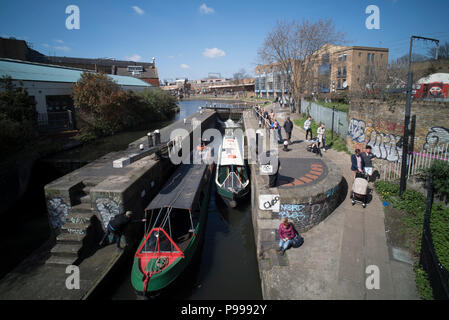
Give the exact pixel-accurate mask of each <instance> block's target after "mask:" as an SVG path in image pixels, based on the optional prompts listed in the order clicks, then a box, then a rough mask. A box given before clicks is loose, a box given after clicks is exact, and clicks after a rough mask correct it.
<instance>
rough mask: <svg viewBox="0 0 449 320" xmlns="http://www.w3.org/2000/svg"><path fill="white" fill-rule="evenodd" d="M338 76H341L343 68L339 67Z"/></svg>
mask: <svg viewBox="0 0 449 320" xmlns="http://www.w3.org/2000/svg"><path fill="white" fill-rule="evenodd" d="M337 76H338V77H340V76H341V68H340V67H338V72H337Z"/></svg>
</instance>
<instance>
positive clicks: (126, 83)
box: [0, 58, 153, 130]
mask: <svg viewBox="0 0 449 320" xmlns="http://www.w3.org/2000/svg"><path fill="white" fill-rule="evenodd" d="M83 72H92V71H91V70H83V69H74V68H67V67H61V66H54V65H46V64H40V63H33V62H25V61H20V60H12V59H1V58H0V77H5V76H9V77H11V78H12V80H13V83H14V85H17V86H22V87H23V88H25V89H26V90H27V92H28V95H30V96H32V97H33V98H34V100H35V102H36V111H37V113H38V121H39V126H40V127H41V128H44V129H45V128H48V129H55V130H57V129H63V127H65V126H68V127H70V123H73V121H72V122H71V119H70V117H72V119H73V113H74V111H75V109H74V105H73V101H72V98H71V94H72V89H73V85H74V84H75V83H76V82H77V81H78V80H79V79H80V78H81V74H82V73H83ZM107 76H108V77H109V78H111V79H112V80H114V81H115V82H117V84H118V85H119V86H120V87H121V88H122V89H123V90H132V91H143V90H145V89H147V88H152V87H153V86H152V85H151V84H149V83H147V82H144V81H142V80H140V79H136V78H134V77H128V76H117V75H107Z"/></svg>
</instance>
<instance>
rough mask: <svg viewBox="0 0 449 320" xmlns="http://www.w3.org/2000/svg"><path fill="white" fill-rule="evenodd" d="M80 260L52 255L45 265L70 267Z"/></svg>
mask: <svg viewBox="0 0 449 320" xmlns="http://www.w3.org/2000/svg"><path fill="white" fill-rule="evenodd" d="M77 259H78V257H76V258H74V257H60V256H55V255H52V256H51V257H50V258H49V259H48V260H47V261H45V264H48V265H52V266H61V267H65V266H69V265H73V264H74V263H75V261H76V260H77Z"/></svg>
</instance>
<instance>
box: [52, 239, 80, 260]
mask: <svg viewBox="0 0 449 320" xmlns="http://www.w3.org/2000/svg"><path fill="white" fill-rule="evenodd" d="M81 248H82V244H80V243H77V244H70V243H57V244H56V245H55V246H54V247H53V248H52V249H51V254H52V255H53V256H58V257H70V258H78V252H79V251H80V250H81Z"/></svg>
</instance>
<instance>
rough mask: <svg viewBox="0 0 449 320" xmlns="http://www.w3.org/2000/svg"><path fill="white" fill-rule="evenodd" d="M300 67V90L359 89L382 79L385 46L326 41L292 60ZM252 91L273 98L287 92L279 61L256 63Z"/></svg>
mask: <svg viewBox="0 0 449 320" xmlns="http://www.w3.org/2000/svg"><path fill="white" fill-rule="evenodd" d="M292 65H293V67H296V68H302V71H301V72H297V74H298V77H303V80H301V79H300V78H297V81H296V82H297V83H300V84H301V85H302V86H303V93H304V94H305V95H310V94H312V93H314V94H315V93H321V94H327V93H329V94H330V93H337V92H339V91H343V90H360V89H363V88H366V85H367V84H373V83H375V82H378V81H382V77H385V76H386V72H385V71H386V69H387V66H388V49H386V48H374V47H360V46H338V45H331V44H325V45H323V46H322V47H321V48H319V49H318V50H317V51H316V52H315V53H313V54H312V55H310V56H308V57H307V58H306V59H305V60H304V61H296V62H294V63H292ZM255 73H256V79H255V93H256V95H257V96H259V97H264V98H276V97H281V96H284V97H285V96H286V95H288V93H289V88H288V81H287V79H286V78H285V76H284V73H283V72H282V71H281V68H280V66H279V64H271V65H259V66H257V67H256V69H255Z"/></svg>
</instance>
